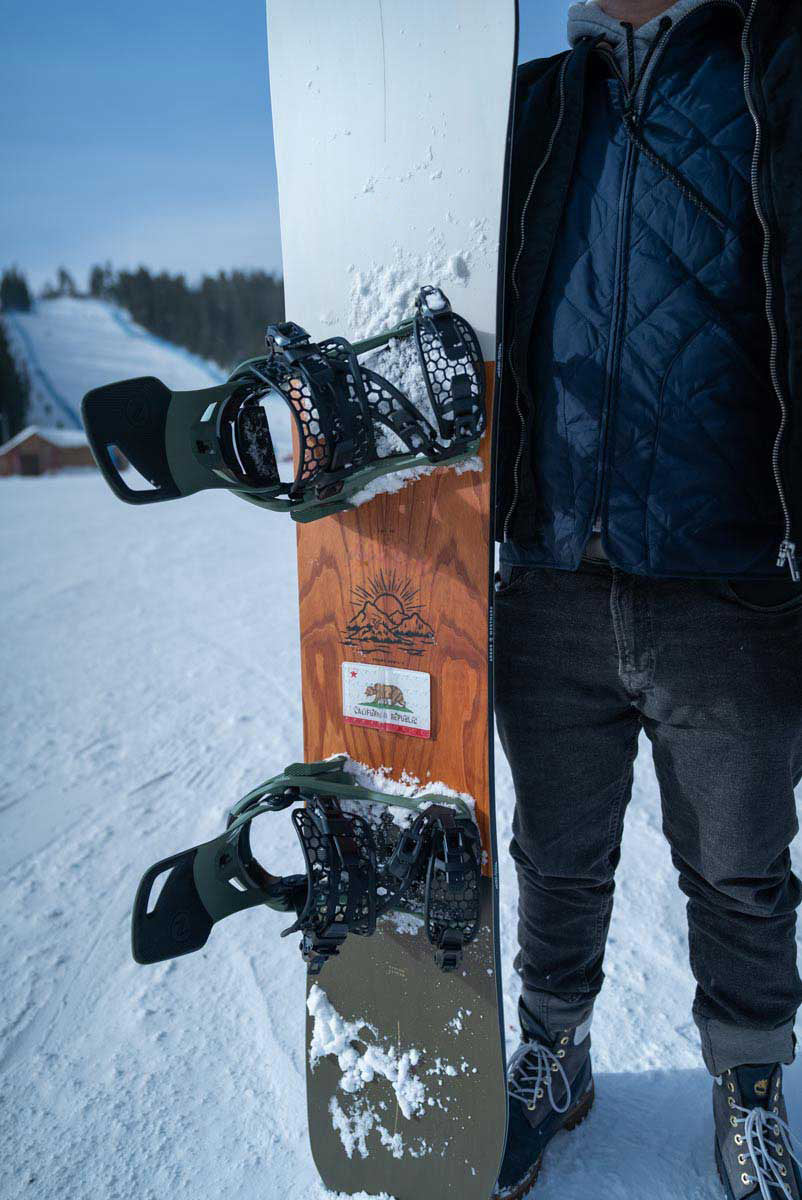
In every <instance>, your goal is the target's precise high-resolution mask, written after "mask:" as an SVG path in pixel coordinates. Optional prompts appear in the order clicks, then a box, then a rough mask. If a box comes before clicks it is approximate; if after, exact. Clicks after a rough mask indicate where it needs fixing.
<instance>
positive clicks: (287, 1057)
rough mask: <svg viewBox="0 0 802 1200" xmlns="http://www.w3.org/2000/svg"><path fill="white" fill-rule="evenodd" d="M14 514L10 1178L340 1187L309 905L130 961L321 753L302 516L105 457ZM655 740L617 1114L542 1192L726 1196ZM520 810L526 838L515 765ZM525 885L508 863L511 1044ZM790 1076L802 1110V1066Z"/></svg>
mask: <svg viewBox="0 0 802 1200" xmlns="http://www.w3.org/2000/svg"><path fill="white" fill-rule="evenodd" d="M0 511H2V514H3V519H2V525H1V527H0V547H1V549H0V561H2V564H3V569H2V572H0V611H1V612H2V616H3V629H4V637H3V638H2V640H1V641H0V655H1V656H2V671H3V676H2V677H3V679H4V680H5V687H4V689H3V698H2V745H3V748H4V755H3V762H4V770H3V794H2V802H0V821H1V822H2V824H0V831H2V838H0V880H1V881H2V882H0V912H2V915H3V928H4V934H3V939H2V951H0V954H2V959H1V960H0V1021H1V1022H2V1038H1V1039H0V1047H1V1048H0V1055H1V1058H0V1062H1V1064H2V1094H3V1104H2V1106H0V1138H1V1139H2V1161H3V1165H4V1168H3V1182H2V1184H0V1195H2V1196H4V1197H5V1196H8V1197H12V1196H14V1197H16V1196H36V1197H42V1198H45V1197H47V1198H48V1200H50V1198H55V1197H64V1198H69V1200H73V1198H74V1200H83V1197H90V1196H91V1197H93V1198H97V1200H100V1198H102V1200H174V1198H175V1197H181V1196H187V1197H190V1196H191V1197H192V1198H193V1200H217V1197H219V1196H221V1195H226V1196H232V1197H233V1196H236V1197H237V1198H238V1200H284V1198H287V1200H302V1198H303V1200H306V1198H307V1197H310V1196H312V1197H315V1196H319V1195H320V1194H321V1193H320V1190H319V1184H318V1182H317V1177H316V1175H315V1171H314V1168H313V1165H312V1161H311V1158H310V1155H309V1152H308V1150H307V1143H306V1132H305V1121H306V1113H305V1103H304V1083H303V1025H304V978H303V968H302V964H301V960H300V956H299V955H298V951H297V948H296V945H295V942H296V940H297V939H295V938H290V939H287V940H286V941H279V939H278V936H277V935H278V930H279V928H281V927H283V925H284V924H285V923H286V921H285V920H284V919H283V918H282V917H281V916H279V915H277V914H274V913H271V912H263V911H261V910H260V911H256V910H254V911H253V912H250V913H247V914H244V915H242V916H240V917H238V918H237V919H236V921H235V922H232V924H231V925H230V926H226V928H225V929H224V930H222V931H215V932H214V933H213V934H212V937H211V938H210V941H209V944H208V945H207V947H206V948H205V949H204V950H203V951H202V952H200V953H199V954H195V955H191V956H189V957H187V958H185V959H180V960H177V961H175V962H172V963H168V964H163V965H159V966H155V967H138V966H136V965H135V964H134V962H133V961H132V959H131V956H130V950H129V932H128V921H129V913H130V907H131V901H132V899H133V895H134V890H135V888H136V884H137V882H138V879H139V876H140V874H141V872H142V870H143V869H144V868H145V867H146V866H148V865H149V864H150V863H152V862H154V861H155V860H156V859H157V858H160V857H163V856H165V855H167V854H169V853H171V852H173V851H177V850H179V849H182V848H184V847H186V846H190V845H193V844H195V843H196V842H198V841H200V840H203V839H205V838H208V837H210V836H212V835H213V834H215V833H216V832H217V831H218V830H219V829H220V827H221V826H220V821H221V814H222V812H223V810H224V809H225V807H226V806H227V805H228V804H229V803H230V802H231V801H233V800H234V799H236V798H237V797H238V796H239V795H240V794H241V793H243V792H244V791H246V790H247V789H248V787H249V786H250V785H251V784H253V783H254V782H256V781H257V780H259V779H261V778H264V777H265V776H267V775H270V774H273V773H274V772H275V771H277V770H279V769H280V768H282V767H283V766H284V765H285V764H286V763H287V762H289V761H291V760H292V759H294V758H297V757H298V756H299V755H300V753H301V742H300V731H301V721H300V711H299V703H298V692H299V660H298V638H297V609H296V602H295V551H294V530H293V528H292V526H291V524H290V522H289V521H288V520H287V519H286V518H284V517H281V516H277V515H275V516H274V515H273V514H268V513H263V512H260V511H259V510H258V509H256V508H253V507H251V506H250V505H247V504H242V503H239V502H237V501H236V500H234V499H232V498H231V497H228V496H225V495H222V494H218V493H207V494H205V495H203V496H199V497H195V498H193V499H192V500H191V501H187V502H185V503H179V504H166V505H161V506H153V507H152V508H149V509H144V510H141V511H139V510H137V511H134V510H132V509H130V508H128V507H126V506H125V505H122V504H120V503H118V502H117V501H116V500H115V499H114V498H113V496H112V495H111V493H110V492H108V491H107V490H106V488H105V487H104V485H103V484H102V482H101V480H100V478H99V477H98V476H97V475H96V474H94V473H92V472H89V471H87V472H78V473H74V474H71V475H63V476H59V477H50V478H43V479H33V480H27V479H14V480H7V481H2V483H0ZM646 753H647V751H646V750H644V756H643V757H642V759H641V761H640V763H639V769H638V774H637V782H636V789H635V798H634V802H633V805H632V808H631V810H630V813H629V817H628V821H627V828H626V837H625V844H624V854H623V861H622V864H621V869H620V884H619V892H618V896H617V902H616V910H615V915H614V919H613V927H612V932H611V937H610V949H609V955H608V960H607V973H608V981H607V985H606V988H605V991H604V994H603V997H602V999H601V1001H600V1002H599V1005H598V1008H597V1015H596V1021H595V1025H594V1041H595V1062H596V1070H597V1080H598V1100H597V1105H596V1108H595V1110H594V1112H593V1114H592V1116H591V1118H590V1120H589V1121H587V1122H586V1123H585V1124H584V1125H583V1126H582V1127H581V1128H580V1129H579V1130H577V1131H576V1132H575V1133H573V1134H571V1135H570V1136H569V1135H565V1136H563V1137H561V1138H560V1139H559V1140H558V1142H557V1143H556V1144H555V1145H554V1147H553V1148H552V1150H551V1151H550V1153H549V1156H548V1161H547V1166H546V1169H545V1171H544V1173H543V1176H542V1178H541V1182H540V1185H539V1187H538V1189H537V1193H536V1194H537V1195H538V1196H539V1197H541V1198H542V1200H595V1198H596V1197H597V1196H599V1195H603V1196H605V1197H606V1198H607V1200H619V1198H620V1200H624V1198H626V1200H631V1198H638V1200H639V1198H640V1197H647V1196H648V1197H649V1200H702V1198H705V1200H706V1198H711V1200H712V1198H714V1197H715V1198H719V1197H720V1196H721V1192H720V1188H719V1184H718V1182H717V1180H716V1177H715V1171H714V1168H713V1164H712V1156H711V1136H712V1131H711V1121H710V1111H709V1106H710V1097H709V1090H710V1088H709V1082H708V1079H707V1077H706V1075H705V1073H704V1071H703V1070H702V1068H701V1064H700V1059H699V1054H698V1049H697V1039H696V1032H695V1028H694V1026H693V1024H692V1022H691V1018H690V1003H691V997H692V985H691V978H690V973H689V970H688V968H687V966H686V940H685V929H684V910H683V903H682V900H681V898H680V895H679V893H678V891H677V888H676V885H675V880H674V873H673V870H672V867H671V865H670V861H669V856H668V851H667V848H666V846H665V845H664V843H663V840H662V836H661V833H660V815H659V806H658V798H657V792H656V787H655V782H654V777H653V774H652V770H651V765H650V763H649V761H648V758H647V757H645V755H646ZM498 799H499V811H500V827H501V840H502V844H503V845H505V844H506V842H507V840H508V837H509V825H510V815H511V808H512V796H511V790H510V783H509V777H508V774H507V771H506V768H505V765H504V762H503V758H501V756H499V766H498ZM264 837H265V840H264V841H263V842H261V843H260V844H259V847H258V850H259V851H261V857H262V860H263V861H264V862H265V864H266V865H267V866H268V869H270V867H271V864H274V865H275V867H276V869H278V870H282V871H283V870H286V869H288V868H290V867H291V864H297V862H298V852H297V849H296V843H295V835H294V833H293V832H292V829H291V825H290V822H289V821H288V820H287V819H286V818H282V817H276V818H275V821H274V823H273V824H272V826H271V827H270V828H269V830H268V831H267V832H266V834H265V835H264ZM255 840H256V839H255ZM798 850H799V847H798ZM797 857H798V855H797ZM293 869H295V868H293ZM515 902H516V889H515V879H514V875H513V871H512V869H511V866H510V863H509V861H508V859H507V858H506V857H505V859H504V861H503V869H502V914H503V941H504V968H505V985H506V996H507V1005H508V1007H507V1013H506V1020H507V1026H508V1029H509V1036H510V1044H512V1042H513V1040H514V1000H515V993H516V987H515V978H514V975H513V972H512V969H511V962H512V956H513V951H514V933H515V916H514V912H515ZM789 1092H790V1100H791V1111H792V1119H793V1116H795V1117H796V1118H797V1120H800V1119H802V1079H801V1078H800V1073H799V1071H797V1070H793V1071H791V1072H790V1074H789Z"/></svg>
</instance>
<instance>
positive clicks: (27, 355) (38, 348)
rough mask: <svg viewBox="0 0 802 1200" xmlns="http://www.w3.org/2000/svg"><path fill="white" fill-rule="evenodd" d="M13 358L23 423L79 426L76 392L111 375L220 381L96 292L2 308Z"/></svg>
mask: <svg viewBox="0 0 802 1200" xmlns="http://www.w3.org/2000/svg"><path fill="white" fill-rule="evenodd" d="M3 325H4V326H5V328H6V330H7V332H8V336H9V339H10V342H11V349H12V353H13V355H14V357H15V359H16V360H17V361H18V362H19V363H21V364H23V365H24V367H25V370H26V371H27V374H28V378H29V380H30V384H31V400H30V411H29V413H28V424H29V425H44V426H56V427H58V428H63V429H80V428H81V414H80V406H81V398H82V396H83V395H84V394H85V393H86V392H88V391H89V390H90V388H94V387H99V386H100V385H101V384H104V383H110V382H111V381H112V380H115V379H133V378H135V377H136V376H138V375H155V376H156V377H157V378H159V379H162V380H163V381H164V382H165V383H166V384H167V386H168V387H170V388H175V389H177V390H184V389H186V390H190V389H192V388H202V387H211V386H212V385H213V384H216V383H222V381H223V380H224V378H225V375H224V374H223V372H222V371H221V370H220V369H219V368H218V367H216V366H215V365H214V363H209V362H206V361H205V360H204V359H200V358H197V357H196V356H195V355H193V354H190V353H189V352H188V351H186V350H182V349H181V348H180V347H179V346H175V345H173V344H172V343H171V342H165V341H163V340H162V339H161V338H157V337H154V336H153V334H151V333H148V332H147V330H145V329H143V328H142V327H141V325H137V324H136V323H135V322H134V321H132V320H131V317H130V316H129V315H128V313H127V312H125V310H124V309H121V308H118V307H117V306H116V305H114V304H107V303H106V302H105V301H103V300H77V299H72V298H69V297H66V296H65V297H61V298H59V299H57V300H38V301H37V302H36V304H35V306H34V308H33V309H32V310H31V312H27V313H25V312H11V313H4V314H3Z"/></svg>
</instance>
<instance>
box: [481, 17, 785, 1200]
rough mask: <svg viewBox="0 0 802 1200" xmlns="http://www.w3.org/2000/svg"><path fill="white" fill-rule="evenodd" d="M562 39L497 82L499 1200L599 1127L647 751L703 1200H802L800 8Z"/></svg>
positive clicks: (580, 29)
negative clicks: (687, 994)
mask: <svg viewBox="0 0 802 1200" xmlns="http://www.w3.org/2000/svg"><path fill="white" fill-rule="evenodd" d="M569 41H570V49H569V50H568V51H567V52H564V53H562V54H559V55H557V56H556V57H553V58H549V59H545V60H541V61H535V62H530V63H527V64H526V65H524V66H522V67H521V68H520V69H519V77H518V83H517V96H516V121H515V133H514V141H513V151H512V169H511V179H510V189H509V222H508V229H509V233H508V242H507V246H506V251H505V262H506V267H505V270H506V275H505V290H504V335H503V344H502V350H501V354H502V360H501V361H502V363H503V367H502V378H501V384H500V391H499V399H498V403H499V433H498V481H499V483H498V492H497V513H496V519H497V530H498V538H499V540H500V541H501V543H502V546H501V551H500V573H499V579H498V581H497V595H496V602H495V621H496V638H495V642H496V649H495V688H496V711H497V717H498V726H499V732H500V736H501V740H502V744H503V747H504V750H505V753H506V755H507V758H508V760H509V764H510V768H511V772H512V777H513V782H514V786H515V794H516V810H515V818H514V825H513V841H512V846H511V853H512V857H513V859H514V861H515V864H516V870H517V875H518V882H519V946H520V949H519V953H518V955H517V958H516V969H517V970H518V972H519V974H520V976H521V981H522V992H521V1001H520V1023H521V1031H522V1041H521V1045H520V1048H519V1049H518V1051H517V1052H516V1054H515V1055H514V1056H513V1058H512V1060H511V1063H510V1068H509V1079H508V1091H509V1100H510V1125H509V1133H508V1139H507V1148H506V1153H505V1157H504V1161H503V1164H502V1168H501V1174H500V1177H499V1181H498V1185H497V1189H496V1191H497V1195H498V1196H503V1197H506V1198H507V1200H513V1198H515V1197H519V1196H523V1195H524V1194H526V1193H527V1192H528V1191H529V1189H530V1188H531V1186H532V1184H533V1183H534V1181H535V1179H536V1177H537V1174H538V1171H539V1168H540V1163H541V1158H542V1154H543V1151H544V1149H545V1147H546V1146H547V1145H548V1143H549V1141H550V1140H551V1138H552V1137H553V1136H554V1134H555V1133H556V1132H557V1131H558V1130H561V1129H570V1128H572V1127H573V1126H574V1125H576V1124H577V1123H578V1122H579V1121H580V1120H581V1119H582V1118H583V1117H584V1116H585V1114H586V1113H587V1112H588V1110H589V1108H590V1106H591V1104H592V1102H593V1077H592V1071H591V1063H590V1042H591V1039H590V1024H591V1016H592V1010H593V1003H594V1000H595V998H596V996H597V995H598V993H599V990H600V988H601V986H602V980H603V970H602V964H603V956H604V947H605V939H606V935H607V930H608V926H609V921H610V913H611V908H612V903H613V888H614V875H615V869H616V866H617V863H618V860H619V847H620V841H621V835H622V823H623V819H624V813H625V809H626V806H627V802H628V800H629V797H630V792H631V787H632V779H633V762H634V759H635V755H636V750H637V745H638V740H639V735H640V734H641V732H644V733H645V735H646V737H648V739H649V741H650V743H651V748H652V753H653V759H654V765H655V770H656V774H657V778H658V781H659V785H660V792H661V802H662V810H663V824H664V829H665V833H666V836H667V838H668V841H669V843H670V847H671V853H672V857H673V862H674V864H675V866H676V869H677V871H678V873H679V883H680V887H681V888H682V890H683V892H684V893H685V895H686V897H687V916H688V927H689V948H690V962H691V967H692V970H693V973H694V976H695V979H696V984H697V989H696V997H695V1001H694V1017H695V1021H696V1024H697V1026H698V1029H699V1033H700V1037H701V1049H702V1055H703V1058H704V1062H705V1064H706V1066H707V1068H708V1069H709V1071H710V1072H711V1074H712V1075H713V1076H714V1083H713V1123H714V1127H715V1137H714V1152H715V1161H716V1164H717V1166H718V1170H719V1173H720V1175H721V1178H722V1181H723V1184H724V1190H725V1193H726V1195H727V1196H728V1197H729V1198H730V1200H743V1198H744V1197H764V1198H768V1197H773V1198H776V1197H785V1198H791V1200H800V1196H802V1190H801V1189H800V1173H799V1168H798V1166H797V1160H796V1159H795V1151H794V1143H793V1136H792V1134H791V1131H790V1129H789V1127H788V1123H787V1121H788V1117H787V1112H786V1107H785V1102H784V1099H783V1088H782V1066H783V1064H788V1063H790V1062H791V1061H792V1060H793V1057H794V1034H793V1024H794V1016H795V1013H796V1010H797V1007H798V1005H799V1003H800V1000H801V999H802V982H801V981H800V977H799V974H798V971H797V963H796V944H795V937H794V932H795V924H796V909H797V905H798V904H799V901H800V895H801V894H802V893H801V892H800V882H799V880H798V879H797V878H796V876H795V875H794V874H793V872H792V869H791V861H790V853H789V843H790V842H791V840H792V838H793V836H794V834H795V832H796V830H797V820H796V810H795V803H794V787H795V785H796V784H797V783H798V782H799V780H800V778H801V777H802V588H801V587H800V583H799V567H798V562H797V553H796V544H795V537H798V538H802V187H800V183H802V180H801V179H800V175H801V174H802V159H800V157H799V146H800V145H802V103H801V102H800V100H801V99H802V60H801V59H800V55H802V5H799V4H797V3H793V4H778V3H776V0H679V2H678V3H673V4H670V3H660V2H659V0H593V2H590V3H587V4H584V3H580V4H574V5H573V6H572V7H571V9H570V15H569ZM796 1153H798V1150H797V1151H796Z"/></svg>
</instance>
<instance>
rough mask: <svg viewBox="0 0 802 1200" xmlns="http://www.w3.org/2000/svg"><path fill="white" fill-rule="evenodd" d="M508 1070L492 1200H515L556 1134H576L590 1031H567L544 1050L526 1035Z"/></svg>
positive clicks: (589, 1094) (585, 1091) (589, 1092)
mask: <svg viewBox="0 0 802 1200" xmlns="http://www.w3.org/2000/svg"><path fill="white" fill-rule="evenodd" d="M524 1038H525V1040H524V1041H523V1042H522V1043H521V1045H520V1046H519V1047H518V1049H517V1050H516V1052H515V1054H514V1055H513V1056H512V1058H511V1059H510V1065H509V1069H508V1071H507V1092H508V1095H509V1104H510V1118H509V1125H508V1127H507V1147H506V1150H505V1152H504V1160H503V1162H502V1164H501V1172H500V1174H499V1178H498V1182H497V1184H496V1189H495V1191H494V1193H493V1198H494V1200H519V1198H520V1197H523V1196H525V1195H526V1194H527V1192H528V1191H529V1190H530V1189H531V1187H532V1185H533V1184H534V1182H535V1180H536V1179H537V1177H538V1174H539V1172H540V1165H541V1162H542V1159H543V1152H544V1150H545V1149H546V1147H547V1146H548V1144H549V1142H550V1141H551V1139H552V1138H553V1137H554V1135H555V1134H556V1133H559V1132H560V1130H561V1129H575V1128H576V1126H577V1125H579V1124H580V1122H582V1121H584V1119H585V1117H586V1116H587V1115H588V1113H589V1112H590V1108H591V1106H592V1104H593V1096H594V1091H593V1072H592V1070H591V1065H590V1026H589V1024H585V1025H582V1026H579V1027H578V1028H576V1029H566V1030H563V1032H562V1033H560V1034H559V1035H558V1036H557V1037H556V1038H555V1040H554V1041H553V1042H552V1043H551V1044H549V1045H546V1044H544V1043H543V1042H541V1041H538V1040H535V1039H534V1038H531V1037H529V1036H528V1035H527V1033H526V1030H524Z"/></svg>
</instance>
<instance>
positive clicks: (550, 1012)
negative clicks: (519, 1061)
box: [518, 987, 593, 1044]
mask: <svg viewBox="0 0 802 1200" xmlns="http://www.w3.org/2000/svg"><path fill="white" fill-rule="evenodd" d="M592 1015H593V1001H592V1000H591V1001H590V1003H588V998H587V996H578V997H575V998H573V999H565V998H564V997H563V996H555V995H554V994H553V993H552V992H537V991H535V990H534V988H527V987H525V988H524V989H523V990H522V992H521V999H520V1001H519V1002H518V1018H519V1020H520V1022H521V1030H522V1032H523V1034H524V1036H525V1037H531V1038H534V1039H535V1040H536V1041H542V1042H545V1043H546V1044H549V1043H551V1042H553V1041H554V1040H555V1038H556V1037H557V1036H558V1034H560V1033H562V1032H563V1031H564V1030H565V1029H576V1027H577V1026H579V1025H585V1024H587V1025H590V1020H591V1017H592Z"/></svg>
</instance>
